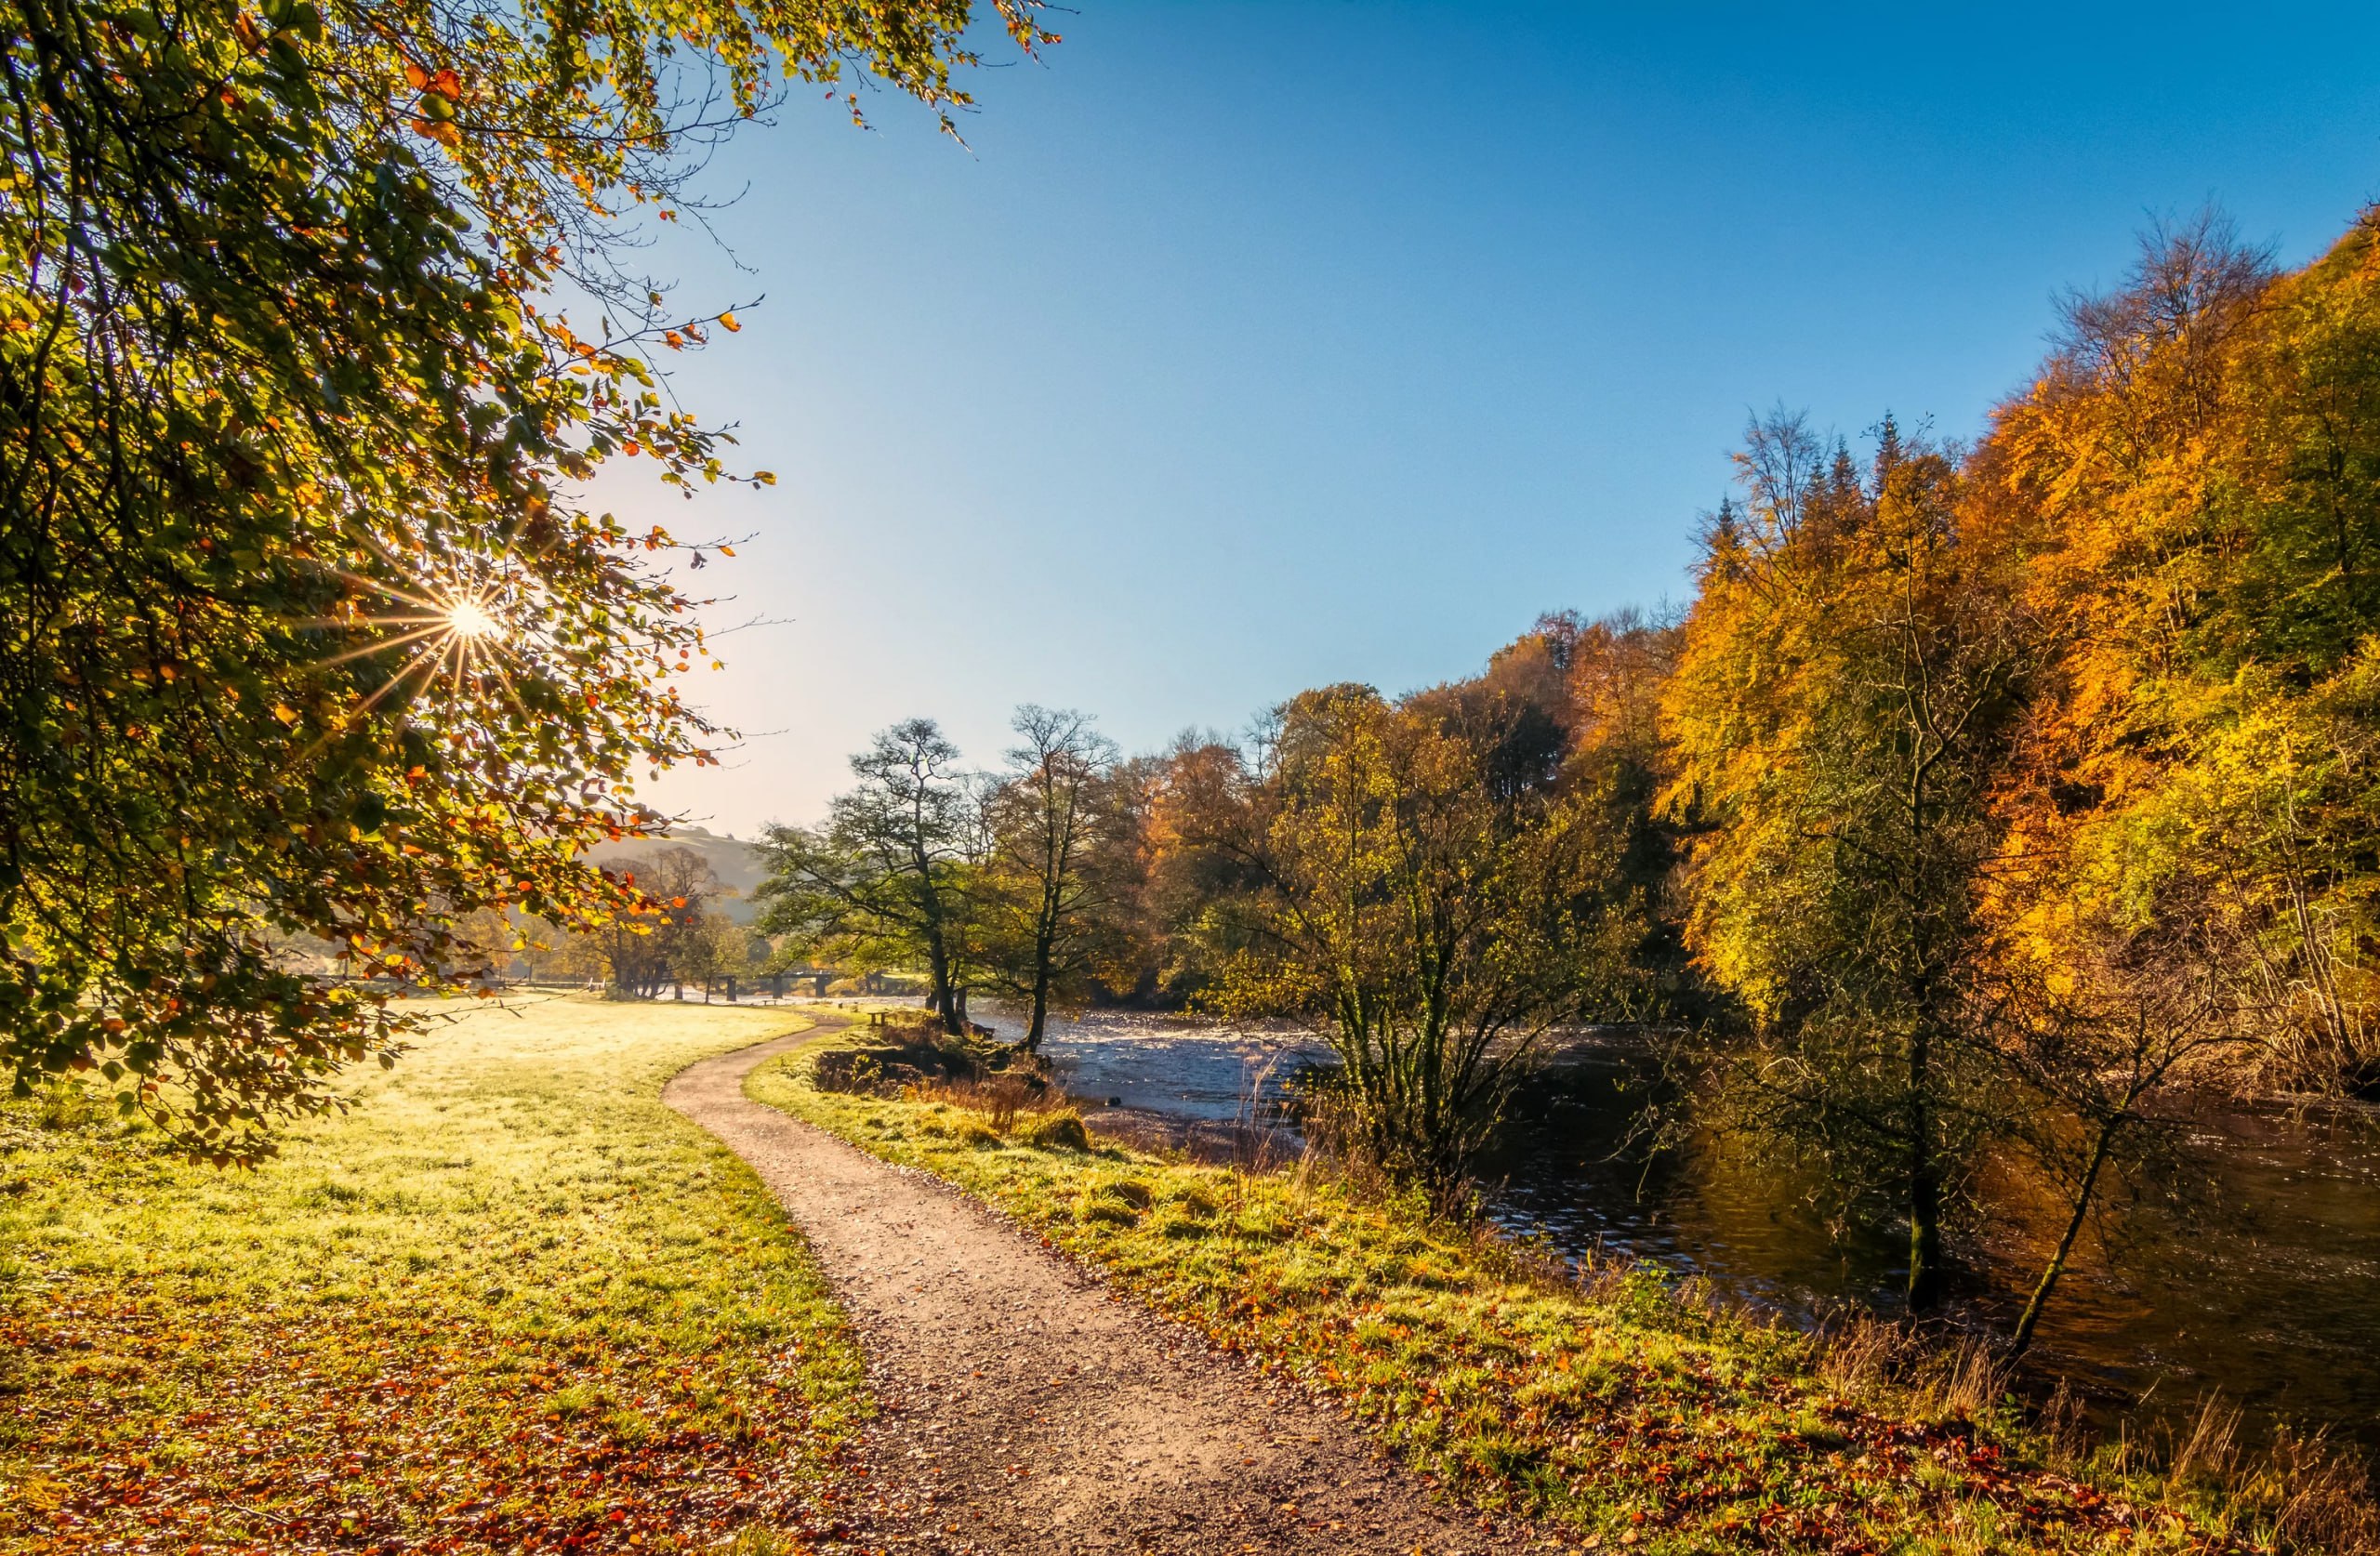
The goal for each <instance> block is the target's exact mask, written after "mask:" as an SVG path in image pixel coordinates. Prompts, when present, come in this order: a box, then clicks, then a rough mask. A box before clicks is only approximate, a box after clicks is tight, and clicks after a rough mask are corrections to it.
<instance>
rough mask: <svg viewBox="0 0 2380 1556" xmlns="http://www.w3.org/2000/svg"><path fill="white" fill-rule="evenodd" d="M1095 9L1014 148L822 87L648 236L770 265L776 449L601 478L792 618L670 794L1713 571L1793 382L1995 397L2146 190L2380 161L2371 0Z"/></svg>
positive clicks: (1151, 726)
mask: <svg viewBox="0 0 2380 1556" xmlns="http://www.w3.org/2000/svg"><path fill="white" fill-rule="evenodd" d="M1797 9H1799V10H1800V11H1802V13H1803V14H1799V15H1796V14H1792V13H1793V12H1794V11H1795V10H1797ZM1052 24H1053V25H1054V26H1055V27H1056V29H1057V30H1058V31H1059V32H1061V33H1064V35H1065V41H1064V43H1063V44H1062V45H1061V46H1058V47H1056V48H1054V49H1052V50H1051V51H1050V52H1049V55H1048V57H1047V59H1046V60H1044V61H1042V62H1038V63H1023V64H1014V65H1004V66H1002V68H998V69H992V70H986V71H983V72H980V73H976V75H975V77H974V80H973V86H974V89H975V91H976V92H977V94H978V96H979V97H980V99H981V100H982V107H981V111H980V112H976V113H973V114H972V115H970V116H969V118H968V120H967V122H966V124H965V126H964V129H965V134H966V136H967V138H968V141H969V143H970V144H969V147H968V148H966V149H961V148H959V147H958V146H956V145H954V144H952V143H950V142H949V141H947V140H945V139H942V138H938V137H937V136H936V135H934V134H933V133H932V122H931V120H930V118H928V117H927V116H926V115H924V114H923V113H922V112H919V111H917V110H916V109H915V108H914V107H912V106H908V105H905V104H904V103H902V102H900V101H896V100H893V99H890V98H879V99H878V100H877V101H876V102H874V103H873V104H871V105H870V112H871V116H872V119H873V122H874V128H873V129H871V130H870V131H867V132H865V133H863V132H859V131H855V130H853V129H852V128H851V127H850V125H849V124H848V122H847V120H845V119H844V118H843V117H842V116H841V115H840V114H839V113H838V112H836V111H835V109H834V107H833V106H832V105H828V104H825V103H821V102H817V101H815V100H814V99H795V100H792V101H790V102H788V103H787V105H786V106H785V108H784V110H783V111H782V112H780V114H779V115H778V118H777V122H776V123H775V124H774V125H766V126H760V127H755V128H753V129H751V130H750V131H749V132H748V133H747V134H745V135H743V136H742V137H741V138H738V139H737V140H736V141H734V143H733V145H732V146H731V148H730V149H729V150H728V151H727V152H725V153H724V154H722V155H721V157H720V158H719V159H718V161H717V162H716V164H715V165H714V166H713V167H712V169H711V170H710V173H709V175H708V179H707V188H708V189H709V190H710V191H711V192H713V193H714V194H715V195H718V196H721V197H726V196H731V195H735V194H736V193H737V192H738V191H741V197H740V198H739V199H736V200H735V201H734V203H733V204H730V205H728V206H727V208H725V209H724V210H722V211H721V212H720V213H719V214H718V215H717V217H716V219H715V227H716V230H717V232H718V233H719V235H720V238H721V240H722V241H723V243H724V244H725V249H724V250H722V249H721V248H719V247H716V246H712V245H710V244H706V243H703V242H699V241H694V240H693V239H691V238H682V237H681V238H673V239H672V240H671V246H669V247H667V248H665V249H662V250H660V251H658V252H656V253H655V256H654V261H655V266H656V268H658V269H659V270H661V271H662V272H663V273H665V274H668V275H671V276H673V277H675V278H677V279H678V280H679V281H680V282H681V289H680V292H679V297H680V298H681V300H682V301H683V302H685V303H687V304H689V305H702V306H715V305H716V304H717V303H724V302H730V301H741V300H744V299H747V298H749V297H754V296H756V295H760V294H763V293H764V294H766V297H767V300H766V302H765V303H764V304H763V305H762V306H760V307H759V308H755V309H750V310H746V311H745V312H744V313H743V314H742V315H741V317H742V319H743V321H744V323H745V328H744V329H743V331H742V332H741V333H740V334H737V335H734V336H728V337H726V338H725V341H724V343H723V345H722V346H721V347H720V348H718V349H713V350H712V351H710V352H707V353H706V354H704V355H702V356H700V357H697V358H694V359H692V360H691V361H690V362H689V363H688V364H687V365H686V367H685V369H684V370H683V371H682V372H681V374H680V375H679V377H678V379H677V389H678V391H679V393H680V394H681V397H682V398H683V399H684V400H685V401H686V402H688V403H689V404H690V405H692V406H693V407H694V408H696V409H699V410H701V411H704V412H706V413H707V414H708V415H711V416H712V417H714V418H716V419H721V420H732V421H734V422H736V423H738V424H740V427H739V433H738V435H739V436H740V437H741V439H742V440H743V444H744V449H743V452H744V454H745V455H746V456H747V458H748V460H749V462H750V463H752V464H754V465H757V466H760V467H764V468H771V469H773V470H774V471H775V472H776V473H777V476H778V484H777V485H776V486H775V487H774V488H773V489H770V490H767V491H765V492H760V493H757V494H741V493H737V494H724V495H721V494H706V495H705V497H704V498H703V499H702V500H701V502H699V503H698V504H697V505H695V507H694V508H692V509H685V508H680V507H679V506H678V505H677V504H676V503H675V501H674V500H668V501H665V500H663V499H661V498H658V497H656V496H655V495H654V494H652V493H650V492H649V491H647V490H646V489H644V488H641V487H640V486H638V485H636V483H635V482H634V481H629V480H621V479H616V478H607V483H606V487H605V489H604V491H603V492H602V498H603V500H605V501H607V502H609V503H610V504H612V505H613V506H614V507H615V508H620V509H621V510H623V511H627V512H632V513H634V514H637V515H639V516H645V515H648V514H650V515H654V516H657V517H661V518H663V519H664V520H665V521H667V522H668V523H670V524H671V526H672V527H673V528H675V529H677V530H679V531H680V533H681V534H698V533H712V534H731V535H734V536H738V537H748V538H743V539H742V540H741V542H740V544H739V545H738V547H737V550H738V557H737V559H736V560H734V561H721V562H720V563H718V564H717V565H716V566H715V567H714V568H712V569H707V570H706V571H705V572H704V573H703V574H701V575H700V576H701V578H702V579H703V580H704V581H705V584H706V586H707V587H709V588H713V589H717V590H721V591H727V592H732V593H733V594H734V597H735V598H734V600H732V601H730V602H724V603H722V604H721V605H720V606H718V607H717V608H715V610H714V611H713V612H712V617H713V619H714V620H715V621H716V622H718V623H720V624H721V625H732V624H733V623H734V622H736V621H739V620H742V619H745V618H747V617H748V616H751V615H754V614H761V615H765V616H767V617H769V618H772V619H774V620H782V621H784V622H785V625H773V626H756V627H753V628H750V629H748V630H746V631H742V632H738V633H735V634H733V635H730V636H728V637H726V638H724V639H723V640H721V644H720V647H721V649H722V650H723V651H724V652H725V655H726V657H727V659H728V661H729V667H728V668H727V669H726V670H725V671H722V672H718V673H711V674H705V675H702V676H698V677H696V678H695V679H694V680H693V681H692V683H691V684H690V685H689V686H688V688H687V690H688V692H689V694H690V695H691V696H693V697H694V699H695V700H696V701H698V702H700V703H702V704H704V705H707V706H708V707H710V708H711V709H713V710H714V711H715V712H716V713H717V714H718V715H719V716H721V718H723V719H727V720H728V721H730V722H732V723H734V724H735V725H738V726H740V727H741V728H743V729H744V730H745V731H747V732H748V735H749V738H748V739H747V742H746V743H745V744H744V745H743V746H742V747H741V748H740V749H739V750H737V751H736V752H735V753H734V755H733V756H731V758H729V765H728V766H727V767H725V768H723V769H720V770H704V771H681V772H678V773H673V774H670V775H668V776H667V777H666V778H665V779H664V781H663V782H662V784H661V785H658V786H657V787H656V788H655V790H654V791H653V798H657V799H658V800H660V801H661V802H662V803H664V804H666V805H668V806H670V807H672V808H674V809H677V810H681V811H685V812H686V813H688V814H689V815H690V816H691V817H692V818H694V819H695V820H698V821H703V822H705V823H706V824H709V825H711V826H712V827H713V828H714V829H729V830H734V831H736V832H739V833H745V832H749V831H750V830H752V829H753V828H754V827H756V826H757V825H758V824H760V822H762V821H766V820H771V819H776V820H786V821H808V820H812V819H814V818H815V817H816V816H817V815H818V814H819V813H820V811H821V810H822V808H823V806H824V803H825V800H826V797H827V796H828V795H829V794H831V793H832V792H834V791H835V790H836V789H838V788H840V787H841V786H843V785H844V783H845V782H846V779H847V772H846V770H845V768H844V765H843V764H844V758H845V757H846V755H847V754H848V753H849V752H851V751H852V750H853V749H855V748H857V747H858V746H859V745H862V744H863V743H865V741H866V738H867V736H868V734H869V732H872V731H873V730H875V729H878V728H879V727H881V726H883V725H885V724H888V723H891V722H893V721H894V720H895V719H902V718H906V717H909V716H911V715H915V714H924V715H928V716H931V717H934V718H937V719H941V720H943V722H944V725H945V728H946V729H948V730H949V731H950V732H952V734H953V735H954V737H955V738H957V739H958V740H959V742H960V743H961V745H963V746H965V747H966V749H967V750H968V752H969V755H970V756H971V757H972V758H974V759H976V760H977V761H979V762H981V763H984V764H985V765H990V764H992V763H993V762H996V761H997V759H998V753H999V751H1000V749H1001V746H1002V745H1003V734H1004V728H1003V727H1004V724H1005V720H1006V719H1007V716H1008V712H1009V710H1010V709H1011V708H1012V706H1013V705H1015V704H1016V703H1018V702H1021V701H1028V700H1029V701H1036V702H1041V703H1046V704H1051V705H1071V706H1078V707H1081V708H1085V709H1088V710H1090V711H1092V712H1095V713H1097V714H1098V715H1099V716H1100V718H1101V720H1102V722H1103V725H1104V727H1105V728H1106V730H1107V731H1108V732H1109V733H1111V734H1112V735H1114V736H1115V737H1116V738H1117V740H1119V741H1120V742H1122V743H1123V744H1124V745H1126V746H1128V747H1131V748H1141V747H1147V746H1154V745H1160V744H1162V743H1163V742H1165V741H1166V740H1167V739H1169V738H1170V736H1171V735H1172V734H1173V732H1176V731H1177V730H1180V729H1182V728H1183V727H1185V726H1191V725H1202V726H1221V727H1226V728H1229V727H1236V726H1237V725H1239V724H1240V723H1242V722H1243V721H1244V720H1245V719H1247V718H1248V716H1249V715H1250V714H1251V713H1252V712H1254V711H1255V710H1256V709H1257V708H1259V707H1260V706H1262V705H1265V704H1267V703H1270V702H1273V701H1276V700H1277V699H1279V698H1280V697H1282V696H1285V695H1287V694H1289V692H1294V691H1296V690H1298V689H1300V688H1301V687H1305V686H1310V685H1316V684H1321V683H1324V682H1328V681H1334V680H1346V679H1355V680H1367V681H1370V682H1372V683H1374V684H1376V685H1379V686H1381V687H1382V688H1383V689H1385V690H1389V691H1392V692H1394V691H1400V690H1405V689H1408V688H1411V687H1414V686H1419V685H1422V684H1426V683H1429V682H1433V681H1436V680H1441V679H1448V678H1449V677H1454V676H1459V675H1463V674H1467V673H1469V672H1471V671H1473V670H1474V669H1475V668H1477V667H1478V666H1480V665H1481V664H1482V663H1483V662H1484V661H1485V660H1486V658H1487V656H1488V653H1490V652H1492V651H1493V650H1494V649H1495V648H1496V647H1497V646H1498V645H1499V644H1501V643H1502V642H1504V641H1506V640H1510V639H1511V638H1512V637H1513V636H1514V634H1515V633H1517V632H1518V631H1520V630H1521V629H1522V628H1524V627H1526V626H1527V624H1528V623H1529V621H1530V620H1531V619H1532V618H1533V617H1534V616H1535V615H1536V614H1537V613H1539V612H1540V611H1544V610H1549V609H1555V608H1564V607H1567V608H1573V609H1578V610H1581V611H1585V612H1588V613H1599V612H1603V611H1607V610H1609V609H1612V608H1615V607H1618V606H1620V605H1624V604H1628V603H1632V602H1635V603H1644V604H1651V603H1654V602H1657V601H1659V600H1662V599H1663V598H1664V597H1668V598H1675V597H1677V596H1679V595H1680V594H1682V593H1683V592H1684V590H1685V587H1686V576H1685V568H1686V562H1687V560H1688V555H1689V552H1688V544H1687V538H1686V537H1687V535H1688V533H1689V531H1690V529H1691V526H1692V524H1693V522H1694V520H1695V517H1696V515H1697V513H1698V512H1699V511H1700V510H1702V509H1705V508H1711V507H1712V506H1715V504H1716V503H1717V501H1718V499H1719V497H1720V495H1721V494H1723V493H1724V492H1725V491H1726V480H1727V465H1726V452H1727V450H1728V449H1729V447H1731V446H1732V444H1733V442H1734V441H1735V439H1736V436H1737V434H1738V433H1739V430H1740V429H1741V428H1742V425H1743V423H1744V421H1745V418H1746V415H1747V413H1748V412H1749V411H1750V410H1751V409H1752V408H1753V407H1765V406H1767V405H1769V404H1771V403H1774V402H1778V401H1782V402H1785V403H1787V404H1789V405H1792V406H1797V407H1804V408H1806V409H1807V410H1809V411H1810V412H1811V414H1812V415H1814V417H1815V418H1816V419H1817V420H1818V422H1819V423H1820V424H1822V425H1827V426H1831V427H1833V428H1836V429H1841V430H1842V431H1844V432H1845V433H1846V434H1850V435H1852V436H1854V437H1856V436H1857V435H1858V433H1859V432H1860V431H1861V429H1865V428H1867V427H1869V426H1871V425H1872V424H1873V423H1874V422H1875V421H1876V420H1877V418H1878V417H1879V416H1880V415H1882V414H1883V413H1884V411H1885V410H1886V409H1890V410H1891V411H1893V412H1894V413H1895V414H1897V415H1898V416H1899V417H1900V418H1901V419H1902V421H1903V422H1904V423H1905V424H1907V423H1912V422H1917V421H1923V420H1928V419H1930V421H1931V423H1932V425H1933V427H1934V428H1935V429H1936V430H1937V432H1939V433H1941V434H1944V435H1949V436H1953V437H1962V436H1969V435H1972V434H1973V433H1974V432H1975V431H1977V429H1979V428H1980V426H1981V424H1982V420H1983V417H1984V415H1985V413H1986V412H1987V410H1988V409H1989V407H1990V405H1991V403H1992V402H1994V401H1995V400H1997V399H1999V398H2000V397H2001V396H2003V394H2005V393H2007V392H2008V391H2009V390H2011V389H2015V388H2017V387H2019V386H2021V385H2022V384H2023V383H2024V382H2025V381H2026V379H2027V376H2028V375H2029V373H2030V369H2031V367H2032V365H2033V364H2034V363H2035V362H2036V361H2037V360H2038V358H2039V356H2040V355H2041V350H2042V342H2043V335H2044V333H2045V332H2046V331H2047V330H2048V329H2049V328H2050V327H2051V326H2052V324H2053V323H2054V309H2053V298H2054V297H2055V296H2056V293H2058V292H2059V291H2060V290H2061V289H2062V288H2064V287H2067V286H2069V285H2079V286H2083V287H2086V288H2087V287H2091V286H2094V285H2099V284H2108V283H2111V282H2113V281H2114V280H2115V279H2116V278H2117V277H2118V276H2119V275H2120V274H2121V272H2122V268H2123V266H2124V264H2125V262H2126V260H2127V258H2128V257H2129V254H2130V252H2131V249H2132V245H2133V234H2134V233H2135V231H2137V229H2138V228H2139V227H2140V226H2141V225H2142V224H2143V222H2144V221H2145V220H2147V219H2148V218H2150V217H2151V216H2153V215H2155V214H2158V213H2163V212H2175V211H2188V210H2189V209H2193V208H2195V207H2196V206H2198V205H2199V204H2202V203H2203V202H2205V201H2207V200H2209V199H2214V200H2216V201H2219V202H2220V203H2221V204H2224V205H2225V206H2226V207H2228V209H2229V210H2230V211H2231V212H2232V214H2233V215H2234V216H2235V217H2236V218H2237V219H2238V220H2239V222H2240V224H2241V228H2242V229H2243V231H2245V232H2246V233H2247V234H2248V235H2249V236H2250V237H2252V238H2255V239H2258V240H2269V241H2271V242H2272V243H2274V244H2276V245H2277V248H2278V250H2279V253H2280V255H2281V257H2282V258H2283V259H2284V260H2286V261H2290V262H2297V261H2301V260H2303V259H2305V258H2307V257H2311V256H2312V255H2314V254H2316V253H2318V252H2320V251H2321V248H2322V247H2324V246H2325V245H2326V244H2328V243H2329V242H2330V241H2331V240H2332V239H2333V238H2334V237H2335V236H2336V235H2337V233H2338V232H2339V231H2341V230H2342V229H2343V228H2344V227H2345V226H2346V225H2347V223H2348V222H2349V221H2350V220H2351V219H2352V218H2354V216H2355V214H2356V212H2357V211H2358V209H2359V208H2360V206H2361V205H2362V204H2364V203H2365V202H2367V201H2369V200H2372V199H2373V198H2375V197H2380V8H2375V7H2368V6H2363V7H2347V6H2339V7H2236V6H2234V7H2203V8H2196V7H2187V6H2173V5H2160V6H2137V7H2083V6H2076V5H2070V4H2069V5H2067V6H2062V7H2021V6H2011V5H2002V6H1994V7H1972V8H1966V7H1935V8H1931V9H1930V10H1928V9H1926V8H1921V7H1895V8H1891V9H1886V8H1881V7H1877V8H1858V7H1826V8H1824V10H1823V11H1820V10H1819V9H1818V7H1799V8H1797V7H1775V6H1770V7H1758V8H1744V9H1737V8H1733V7H1714V6H1704V7H1692V8H1691V9H1690V10H1689V9H1688V8H1686V7H1645V6H1638V7H1590V6H1567V7H1556V6H1546V7H1526V6H1498V5H1491V4H1485V3H1481V4H1474V5H1471V6H1468V7H1453V6H1434V5H1420V4H1412V5H1399V4H1384V3H1381V4H1356V3H1354V0H1313V3H1296V0H1265V3H1263V4H1245V5H1233V4H1222V3H1204V4H1196V5H1193V4H1186V3H1185V4H1169V3H1158V0H1129V3H1127V0H1108V3H1104V4H1103V3H1101V0H1084V3H1083V4H1082V5H1081V6H1080V7H1078V10H1077V11H1076V12H1075V13H1074V14H1064V13H1060V14H1056V15H1054V17H1053V20H1052ZM993 57H994V58H995V59H1006V58H1007V56H1006V55H1005V54H1004V53H1003V52H1001V51H998V50H996V51H995V52H994V55H993ZM731 255H732V257H733V258H732V261H731V258H730V256H731ZM739 267H740V268H739ZM632 468H633V467H631V469H632Z"/></svg>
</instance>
